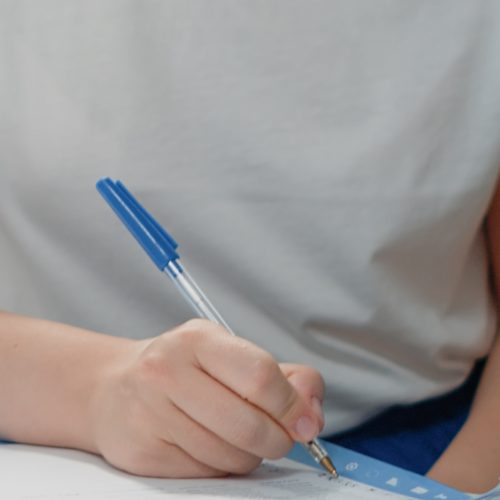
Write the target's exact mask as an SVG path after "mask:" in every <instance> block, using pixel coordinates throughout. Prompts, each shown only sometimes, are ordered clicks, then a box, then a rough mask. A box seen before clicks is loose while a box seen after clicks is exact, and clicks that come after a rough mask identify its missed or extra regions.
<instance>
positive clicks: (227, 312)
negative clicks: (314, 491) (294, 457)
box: [0, 0, 500, 491]
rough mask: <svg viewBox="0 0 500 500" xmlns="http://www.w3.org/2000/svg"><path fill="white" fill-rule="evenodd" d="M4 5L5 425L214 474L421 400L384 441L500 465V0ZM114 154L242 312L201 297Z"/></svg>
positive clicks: (467, 476) (118, 456) (0, 367)
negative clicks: (112, 198) (149, 220)
mask: <svg viewBox="0 0 500 500" xmlns="http://www.w3.org/2000/svg"><path fill="white" fill-rule="evenodd" d="M0 32H1V33H2V38H3V43H2V49H1V50H2V58H0V75H1V76H0V80H1V85H0V97H1V99H0V102H1V107H2V112H1V113H0V129H1V131H2V132H1V134H0V137H1V139H0V141H1V149H0V151H1V153H0V155H1V156H0V158H1V161H0V165H1V167H0V235H1V237H0V261H1V263H2V264H1V266H0V307H1V308H2V310H3V312H2V313H0V401H1V404H0V436H2V437H3V438H4V439H7V440H12V441H16V442H24V443H35V444H42V445H51V446H62V447H72V448H78V449H82V450H87V451H89V452H93V453H97V454H100V455H102V456H103V457H104V458H105V459H106V460H108V461H109V462H110V463H111V464H113V465H115V466H116V467H118V468H121V469H123V470H126V471H128V472H131V473H134V474H140V475H153V476H162V477H204V476H217V475H224V474H227V473H246V472H249V471H250V470H252V469H253V468H255V467H256V466H257V465H258V464H259V462H260V461H261V459H262V458H263V457H266V458H277V457H281V456H283V455H285V454H286V453H287V452H288V450H289V449H290V447H291V446H292V443H293V442H294V441H306V440H309V439H310V438H312V437H314V436H316V435H317V434H318V433H319V432H321V431H322V435H324V436H332V435H333V436H334V437H333V439H334V440H335V439H336V440H337V442H340V443H344V442H345V439H351V441H352V440H353V434H352V433H354V434H356V433H357V434H356V435H358V436H364V437H363V440H364V442H365V443H366V442H368V441H369V440H370V439H372V438H374V435H373V433H372V435H371V437H370V438H367V437H366V433H365V434H363V432H366V431H359V429H360V428H361V427H363V426H365V425H371V422H373V421H374V419H375V420H377V419H379V420H377V422H378V424H377V425H378V426H379V428H380V426H382V427H383V428H384V435H383V436H382V437H383V439H382V441H384V442H385V441H387V440H390V439H392V438H394V439H395V440H396V441H397V442H399V443H400V442H403V443H404V439H403V437H404V436H407V435H408V434H411V429H410V430H408V429H405V428H404V427H400V424H398V426H399V427H398V428H397V429H393V423H392V422H393V420H391V418H392V417H388V416H387V413H386V411H398V412H400V413H399V415H402V417H401V416H400V417H399V422H400V423H401V421H403V423H404V422H406V420H407V418H408V415H416V416H417V420H418V421H419V422H421V420H422V419H421V418H420V416H421V413H420V410H418V408H421V406H420V405H422V404H424V405H425V404H427V405H428V404H430V405H431V408H432V409H433V411H434V412H435V413H434V414H431V417H430V420H431V421H432V423H437V424H439V425H438V427H437V430H436V431H435V433H434V434H432V433H431V432H430V431H427V430H426V429H427V427H425V428H424V436H422V435H418V439H413V441H412V442H411V446H406V445H403V446H400V447H399V449H398V450H397V453H396V455H395V456H394V457H393V458H394V461H395V463H400V464H401V463H403V462H404V460H405V458H407V457H412V458H413V459H414V461H416V462H418V461H419V457H422V456H424V455H425V456H428V455H429V453H431V456H432V460H431V461H432V463H433V465H432V468H431V470H430V472H429V475H430V476H431V477H433V478H435V479H437V480H440V481H443V482H445V483H448V484H450V485H452V486H455V487H457V488H460V489H463V490H465V491H484V490H486V489H488V488H490V487H492V486H494V485H495V484H496V482H497V480H498V476H499V473H500V470H499V464H500V429H499V425H500V424H499V423H500V418H499V416H500V398H499V393H498V390H496V381H497V380H498V378H499V376H500V341H499V340H498V335H497V334H496V331H497V320H496V316H497V312H496V311H497V308H498V301H496V299H495V297H494V293H493V291H492V288H491V287H490V286H489V279H490V276H491V278H492V281H493V282H494V284H495V283H496V284H497V286H498V280H499V278H498V276H499V273H500V271H499V266H500V254H499V244H500V240H499V238H500V236H499V234H500V230H499V224H500V194H499V192H498V189H497V188H496V182H497V177H498V169H499V165H500V136H499V133H498V130H499V121H500V120H499V117H500V96H499V93H498V89H499V88H500V58H498V57H497V53H498V47H499V46H500V4H499V3H498V2H488V1H485V2H461V3H456V2H454V1H451V0H449V1H447V0H442V1H439V2H435V1H433V2H412V1H400V0H398V1H387V2H383V3H382V2H376V3H374V2H351V1H348V2H346V1H342V0H336V1H317V2H314V3H311V2H308V1H305V0H302V1H301V0H293V1H286V2H280V1H276V2H268V1H267V0H266V1H260V0H257V1H253V2H246V1H240V2H234V1H232V0H213V1H212V2H197V1H190V0H182V1H174V0H172V1H168V2H161V3H158V2H140V3H139V2H136V3H134V2H127V3H123V2H118V1H108V2H70V3H68V2H67V1H64V2H63V1H62V0H49V1H45V2H43V3H40V2H34V1H19V0H16V1H15V2H9V1H7V2H2V3H1V4H0ZM108 175H109V176H111V177H115V178H120V179H122V180H123V181H124V182H125V184H126V185H127V186H129V187H130V189H131V190H132V191H133V192H134V194H136V195H137V197H138V199H139V200H140V201H141V202H142V203H143V204H144V205H145V206H146V207H147V208H148V209H149V210H151V212H152V213H153V214H154V215H155V217H156V218H157V219H158V220H159V221H160V222H161V223H162V224H164V225H165V227H167V228H168V229H169V230H171V231H172V234H174V235H175V237H176V239H178V241H179V243H180V245H181V249H182V255H183V259H185V261H186V263H187V262H189V267H190V268H191V269H192V270H193V274H194V275H196V277H197V281H199V282H200V284H201V285H202V287H203V288H204V289H205V290H206V291H207V293H208V294H209V296H210V297H211V299H212V300H213V302H214V303H215V305H216V306H217V308H218V309H219V310H220V311H221V312H222V314H223V315H224V317H225V318H226V320H227V321H228V323H229V324H230V325H231V326H232V328H233V329H234V330H235V331H236V332H237V333H238V335H239V336H240V337H241V338H234V337H232V336H230V335H229V334H228V333H227V332H226V331H224V329H222V328H221V327H219V326H217V325H215V324H212V323H210V322H207V321H205V320H200V319H190V318H191V316H192V314H191V312H190V311H189V309H188V308H187V306H186V305H185V304H184V303H183V301H182V299H181V298H179V297H178V296H177V291H176V290H175V289H174V287H172V286H171V284H170V283H168V282H167V283H165V280H164V279H162V277H161V276H159V275H158V273H157V271H156V270H155V269H154V267H153V266H151V264H150V263H149V261H148V259H147V258H146V257H145V256H144V255H143V253H142V251H141V250H140V249H139V248H137V247H136V244H135V243H134V242H133V241H132V240H131V239H130V236H129V235H128V234H126V232H125V231H124V230H123V228H122V227H121V226H120V224H119V223H118V222H117V221H116V220H115V218H114V216H113V214H112V213H111V212H110V211H109V209H108V208H107V207H106V206H105V204H104V203H103V202H102V200H101V199H100V197H99V196H98V195H97V193H96V192H95V189H94V184H95V182H96V181H97V180H98V179H99V178H100V177H102V176H108ZM485 221H486V222H485ZM493 288H494V287H493ZM72 325H75V326H72ZM97 332H99V333H97ZM100 332H107V334H104V333H100ZM162 332H164V333H162ZM486 356H488V360H487V362H486V366H485V368H484V371H483V373H482V374H481V376H480V382H479V386H478V390H477V393H476V395H475V397H474V402H473V404H472V407H471V409H470V411H469V405H470V401H471V398H472V392H473V390H472V389H470V384H469V385H467V384H466V386H463V387H469V389H470V390H469V392H467V397H466V398H465V400H466V401H467V404H465V405H463V406H450V403H449V401H450V400H449V399H446V398H447V397H448V396H447V395H448V394H449V393H450V392H452V393H453V394H455V393H454V392H453V391H456V390H458V391H462V389H460V387H462V384H464V383H465V381H466V380H467V379H468V377H469V376H470V374H471V372H472V370H473V367H474V366H475V365H476V362H477V360H480V359H482V358H484V357H486ZM478 376H479V375H478ZM461 394H463V392H461ZM443 398H444V399H443ZM429 401H430V403H429ZM394 408H396V410H394ZM444 409H447V411H448V414H447V415H448V416H449V417H450V418H451V419H452V420H453V422H454V424H453V425H451V426H448V427H446V426H445V425H444V424H443V421H442V418H441V417H442V415H441V414H442V413H443V412H444ZM323 412H324V414H325V416H323ZM401 412H402V413H401ZM380 419H382V420H380ZM460 419H462V420H460ZM458 421H460V424H457V422H458ZM463 422H465V423H463ZM462 423H463V425H462ZM360 426H361V427H360ZM445 427H446V429H447V430H446V429H445ZM433 429H434V428H433ZM450 429H451V430H450ZM445 430H446V432H445ZM358 431H359V432H358ZM391 432H392V434H391ZM443 434H446V436H445V437H443V436H442V435H443ZM402 435H404V436H402ZM412 435H413V436H415V434H412ZM346 436H347V437H346ZM436 436H438V437H439V439H437V437H436ZM402 440H403V441H402ZM382 441H379V442H378V444H377V446H376V447H374V448H376V449H378V448H384V446H383V443H382V444H380V443H381V442H382ZM430 442H431V443H432V444H433V446H430V445H429V443H430ZM450 442H451V443H450ZM449 443H450V444H449ZM419 446H420V447H419ZM422 450H425V453H424V451H422ZM373 451H374V450H373V449H372V450H371V452H373ZM375 451H376V450H375ZM367 452H370V450H367ZM333 458H334V457H333ZM419 467H420V468H422V467H423V465H422V463H418V464H415V466H414V470H420V469H419Z"/></svg>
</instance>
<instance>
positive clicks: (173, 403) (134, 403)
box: [91, 320, 324, 477]
mask: <svg viewBox="0 0 500 500" xmlns="http://www.w3.org/2000/svg"><path fill="white" fill-rule="evenodd" d="M322 397H323V381H322V379H321V376H320V375H319V374H318V373H317V372H316V371H314V370H313V369H311V368H308V367H305V366H300V365H289V364H283V365H281V367H280V365H278V363H276V361H274V359H273V358H272V357H271V356H270V355H269V354H268V353H267V352H265V351H264V350H262V349H260V348H259V347H257V346H255V345H254V344H252V343H250V342H248V341H246V340H244V339H241V338H237V337H234V336H232V335H230V334H229V333H228V332H227V331H226V330H225V329H224V328H222V327H221V326H219V325H216V324H214V323H212V322H209V321H207V320H191V321H189V322H187V323H185V324H183V325H181V326H179V327H177V328H175V329H174V330H172V331H170V332H166V333H165V334H163V335H161V336H159V337H157V338H154V339H148V340H146V341H139V342H134V343H130V344H127V349H125V350H122V351H121V352H120V353H119V355H117V356H116V359H115V360H114V361H113V362H112V363H111V365H110V366H109V368H108V369H107V371H106V373H105V375H104V376H103V377H101V382H100V384H99V387H98V388H97V390H96V391H95V395H94V397H93V401H92V409H91V415H92V418H91V419H92V435H93V437H92V439H93V441H94V447H95V449H96V450H97V451H98V452H99V453H100V454H102V455H103V456H104V458H105V459H106V460H107V461H108V462H110V463H111V464H113V465H114V466H116V467H118V468H120V469H123V470H126V471H128V472H131V473H134V474H139V475H145V476H158V477H211V476H222V475H226V474H228V473H235V474H244V473H247V472H250V471H251V470H253V469H254V468H255V467H257V466H258V465H259V463H260V462H261V460H262V458H270V459H277V458H281V457H282V456H284V455H285V454H286V453H287V452H288V451H289V450H290V448H291V447H292V445H293V442H294V441H301V442H306V441H310V440H311V439H313V438H314V437H316V436H317V434H318V433H319V431H320V430H321V428H322V427H323V424H324V420H323V416H322V413H321V404H320V401H321V399H322Z"/></svg>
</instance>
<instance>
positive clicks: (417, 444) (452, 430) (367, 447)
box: [327, 361, 484, 474]
mask: <svg viewBox="0 0 500 500" xmlns="http://www.w3.org/2000/svg"><path fill="white" fill-rule="evenodd" d="M483 366H484V361H481V362H479V363H478V364H477V365H476V367H475V368H474V370H473V372H472V374H471V376H470V377H469V378H468V379H467V381H466V382H465V383H464V384H463V385H462V386H460V387H459V388H458V389H456V390H454V391H453V392H451V393H449V394H447V395H445V396H441V397H438V398H433V399H430V400H426V401H424V402H421V403H418V404H415V405H411V406H396V407H392V408H390V409H388V410H386V411H385V412H384V413H382V414H380V415H378V416H377V417H375V418H373V419H371V420H370V421H368V422H366V423H364V424H362V425H360V426H358V427H356V428H354V429H351V430H348V431H346V432H343V433H340V434H336V435H333V436H331V437H328V438H327V439H328V441H331V442H333V443H336V444H338V445H340V446H344V447H345V448H349V449H351V450H354V451H357V452H359V453H363V454H364V455H368V456H370V457H373V458H377V459H379V460H383V461H384V462H387V463H390V464H393V465H397V466H398V467H401V468H403V469H407V470H410V471H413V472H416V473H418V474H425V473H427V471H428V470H429V469H430V468H431V467H432V465H433V464H434V462H435V461H436V460H437V459H438V458H439V456H440V455H441V454H442V452H443V451H444V450H445V449H446V448H447V446H448V445H449V443H450V442H451V441H452V439H453V438H454V437H455V435H456V434H457V433H458V431H459V430H460V429H461V427H462V425H463V424H464V422H465V420H466V418H467V416H468V414H469V411H470V407H471V404H472V400H473V397H474V393H475V391H476V388H477V384H478V381H479V378H480V376H481V373H482V370H483Z"/></svg>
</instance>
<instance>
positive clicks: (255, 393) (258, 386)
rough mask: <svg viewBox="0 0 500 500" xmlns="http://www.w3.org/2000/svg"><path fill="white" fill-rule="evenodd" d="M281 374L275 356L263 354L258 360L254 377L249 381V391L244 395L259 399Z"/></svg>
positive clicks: (251, 398)
mask: <svg viewBox="0 0 500 500" xmlns="http://www.w3.org/2000/svg"><path fill="white" fill-rule="evenodd" d="M279 374H280V370H279V366H278V364H277V363H276V361H275V360H274V359H273V357H272V356H271V355H270V354H268V353H264V354H262V356H260V357H259V359H258V360H257V361H256V363H255V366H254V369H253V372H252V377H251V378H250V380H249V381H248V387H247V391H246V394H245V395H244V396H245V397H246V399H248V400H250V401H255V400H258V399H259V398H260V396H261V395H262V393H263V392H265V390H266V389H267V388H268V387H269V385H270V384H271V383H272V382H273V380H274V379H275V378H276V377H277V376H279Z"/></svg>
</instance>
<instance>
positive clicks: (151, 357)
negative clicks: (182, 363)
mask: <svg viewBox="0 0 500 500" xmlns="http://www.w3.org/2000/svg"><path fill="white" fill-rule="evenodd" d="M167 367H168V363H167V362H166V360H165V356H164V355H163V354H162V353H161V352H160V351H158V350H156V349H149V350H147V351H146V352H144V353H143V354H142V356H141V357H140V358H139V360H138V361H137V365H136V370H135V371H136V375H137V377H138V378H139V379H140V380H143V381H146V382H150V381H152V380H157V379H158V378H162V377H163V376H165V374H166V372H167Z"/></svg>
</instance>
